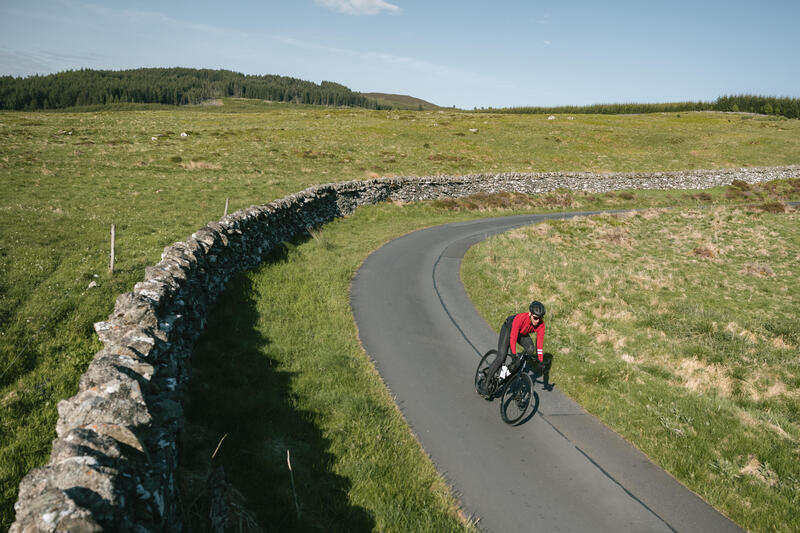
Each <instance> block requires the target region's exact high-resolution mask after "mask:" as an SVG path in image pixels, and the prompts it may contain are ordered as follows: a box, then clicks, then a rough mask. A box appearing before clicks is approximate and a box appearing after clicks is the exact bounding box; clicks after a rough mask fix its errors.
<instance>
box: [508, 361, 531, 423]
mask: <svg viewBox="0 0 800 533" xmlns="http://www.w3.org/2000/svg"><path fill="white" fill-rule="evenodd" d="M532 396H533V380H531V377H530V376H529V375H528V374H526V373H525V372H522V371H520V373H519V374H518V375H517V376H516V377H514V378H512V379H511V380H509V382H508V383H506V386H505V387H503V395H502V397H501V398H500V416H501V417H503V422H505V423H506V424H516V423H517V422H519V421H520V420H521V419H522V417H523V416H525V412H526V411H527V410H528V407H530V405H531V397H532Z"/></svg>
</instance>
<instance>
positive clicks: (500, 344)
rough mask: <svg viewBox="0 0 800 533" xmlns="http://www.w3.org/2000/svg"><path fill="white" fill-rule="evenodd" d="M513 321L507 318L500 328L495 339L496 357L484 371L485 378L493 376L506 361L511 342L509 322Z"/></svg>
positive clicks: (511, 317) (511, 318) (512, 318)
mask: <svg viewBox="0 0 800 533" xmlns="http://www.w3.org/2000/svg"><path fill="white" fill-rule="evenodd" d="M513 320H514V317H513V316H510V317H508V318H507V319H506V321H505V322H503V326H502V327H501V328H500V335H499V336H498V339H497V357H495V358H494V361H492V364H491V365H489V368H488V370H486V376H487V378H491V377H492V376H494V375H495V374H496V373H497V371H498V370H499V369H500V366H501V365H502V364H503V362H504V361H505V360H506V355H507V354H508V348H509V343H510V342H511V322H512V321H513ZM486 383H488V381H486V382H484V384H486Z"/></svg>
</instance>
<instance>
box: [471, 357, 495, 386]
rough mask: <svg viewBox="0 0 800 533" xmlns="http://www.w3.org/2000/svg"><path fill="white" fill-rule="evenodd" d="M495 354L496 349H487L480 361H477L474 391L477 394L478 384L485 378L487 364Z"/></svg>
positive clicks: (490, 362)
mask: <svg viewBox="0 0 800 533" xmlns="http://www.w3.org/2000/svg"><path fill="white" fill-rule="evenodd" d="M496 356H497V350H489V351H488V352H486V353H485V354H483V357H481V360H480V362H479V363H478V368H477V369H476V370H475V392H477V393H478V394H480V393H481V389H480V384H481V381H483V380H484V379H485V378H486V371H487V370H489V366H490V365H491V364H492V361H494V357H496Z"/></svg>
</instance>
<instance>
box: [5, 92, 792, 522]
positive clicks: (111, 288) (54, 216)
mask: <svg viewBox="0 0 800 533" xmlns="http://www.w3.org/2000/svg"><path fill="white" fill-rule="evenodd" d="M222 104H223V105H221V106H204V107H183V108H179V109H170V110H146V111H143V110H133V111H115V112H108V111H93V112H83V113H76V112H58V113H44V112H38V113H12V112H3V113H0V180H1V181H2V183H3V194H2V195H0V524H2V526H6V527H7V526H8V524H9V523H10V521H11V520H12V518H13V510H12V505H13V502H14V500H15V499H16V490H17V485H18V483H19V480H20V479H21V477H22V476H23V475H24V474H25V472H27V471H28V470H29V469H30V468H32V467H33V466H36V465H40V464H42V463H43V462H45V461H46V459H47V457H48V454H49V450H50V442H51V440H52V438H53V436H54V426H55V419H56V409H55V406H56V403H57V402H58V400H59V399H62V398H65V397H68V396H70V395H72V394H74V392H75V391H76V390H77V383H78V378H79V376H80V375H81V373H82V372H83V370H84V369H85V367H86V365H87V364H88V362H89V360H90V359H91V357H92V355H93V354H94V352H95V351H96V350H97V349H99V347H100V345H99V343H98V341H97V340H96V339H95V337H94V332H93V329H92V324H93V323H94V322H96V321H98V320H102V319H104V318H105V317H106V316H107V315H108V313H109V312H110V311H111V309H112V308H113V303H114V300H115V298H116V296H117V295H118V294H120V293H122V292H124V291H127V290H129V289H130V288H131V287H132V286H133V284H134V283H135V282H137V281H139V280H140V279H141V278H142V275H143V271H144V268H145V266H147V265H150V264H154V263H156V262H157V261H158V260H159V255H160V252H161V250H162V249H163V248H164V247H165V246H167V245H169V244H171V243H172V242H174V241H176V240H182V239H185V238H186V237H187V236H188V235H190V234H191V233H192V232H193V231H194V230H196V229H197V228H199V227H201V226H202V225H204V224H205V223H206V222H208V221H210V220H216V219H218V218H219V217H220V216H221V215H222V212H223V209H224V206H225V202H226V200H229V202H230V208H231V210H235V209H239V208H241V207H245V206H249V205H252V204H260V203H265V202H268V201H270V200H273V199H275V198H279V197H281V196H284V195H285V194H288V193H291V192H295V191H298V190H301V189H303V188H305V187H307V186H309V185H311V184H315V183H324V182H331V181H342V180H349V179H360V178H366V177H371V176H378V175H432V174H467V173H478V172H503V171H547V170H589V171H609V170H620V171H632V170H636V171H647V170H679V169H685V168H715V167H741V166H769V165H783V164H795V163H800V122H798V121H793V120H778V119H774V118H766V117H758V118H753V117H750V116H744V115H741V116H740V115H721V114H715V113H697V114H688V115H687V114H682V115H681V116H680V117H679V116H677V115H673V114H655V115H640V116H627V117H626V116H594V115H582V116H580V117H577V118H576V119H575V120H572V121H567V120H566V119H564V120H561V119H557V120H554V121H548V120H547V118H546V117H541V116H535V115H493V114H481V115H475V114H472V113H464V112H458V111H455V110H447V111H444V110H440V111H424V112H414V111H370V110H363V109H332V108H320V107H312V106H290V105H287V104H268V103H264V102H261V101H252V100H247V101H245V100H234V99H225V100H223V102H222ZM183 133H185V134H186V135H185V136H183V135H182V134H183ZM442 209H447V208H445V207H443V208H442ZM112 223H114V224H116V226H117V270H116V272H115V273H114V275H110V274H109V273H108V248H109V244H108V241H109V227H110V225H111V224H112ZM407 227H411V225H409V226H407ZM386 236H387V237H386V238H388V236H389V234H388V233H387V234H386ZM365 242H372V241H365ZM364 253H366V252H364ZM342 275H343V276H345V274H342ZM90 285H91V286H90ZM431 512H433V511H431ZM437 512H442V511H437Z"/></svg>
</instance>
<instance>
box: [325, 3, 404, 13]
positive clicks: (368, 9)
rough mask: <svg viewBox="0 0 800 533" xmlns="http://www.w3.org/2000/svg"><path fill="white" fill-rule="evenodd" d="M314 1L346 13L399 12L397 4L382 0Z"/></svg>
mask: <svg viewBox="0 0 800 533" xmlns="http://www.w3.org/2000/svg"><path fill="white" fill-rule="evenodd" d="M314 2H315V3H316V4H317V5H319V6H322V7H326V8H328V9H333V10H335V11H339V12H341V13H345V14H347V15H378V14H379V13H381V12H382V11H388V12H389V13H399V12H400V8H399V7H398V6H396V5H394V4H390V3H388V2H384V1H383V0H314Z"/></svg>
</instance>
